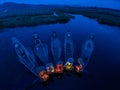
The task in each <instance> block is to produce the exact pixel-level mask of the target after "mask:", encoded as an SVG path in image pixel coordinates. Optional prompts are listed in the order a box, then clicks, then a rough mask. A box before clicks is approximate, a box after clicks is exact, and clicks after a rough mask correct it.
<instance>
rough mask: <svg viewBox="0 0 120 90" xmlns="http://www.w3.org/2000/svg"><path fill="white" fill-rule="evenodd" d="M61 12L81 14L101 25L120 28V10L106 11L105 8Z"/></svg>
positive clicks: (71, 9) (75, 9)
mask: <svg viewBox="0 0 120 90" xmlns="http://www.w3.org/2000/svg"><path fill="white" fill-rule="evenodd" d="M61 12H67V13H71V14H81V15H84V16H86V17H89V18H93V19H97V21H98V22H99V23H101V24H107V25H113V26H120V10H113V9H105V8H95V7H94V8H93V7H91V8H90V7H89V8H80V7H77V8H75V7H73V8H70V9H69V8H66V9H64V10H61Z"/></svg>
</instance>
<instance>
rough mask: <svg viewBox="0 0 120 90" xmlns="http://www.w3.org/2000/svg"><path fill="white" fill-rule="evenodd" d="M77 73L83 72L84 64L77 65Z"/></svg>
mask: <svg viewBox="0 0 120 90" xmlns="http://www.w3.org/2000/svg"><path fill="white" fill-rule="evenodd" d="M75 67H76V72H81V71H82V64H80V65H76V66H75Z"/></svg>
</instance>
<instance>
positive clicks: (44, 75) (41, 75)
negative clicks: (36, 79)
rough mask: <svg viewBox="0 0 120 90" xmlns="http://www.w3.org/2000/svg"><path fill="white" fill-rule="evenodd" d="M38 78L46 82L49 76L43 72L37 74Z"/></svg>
mask: <svg viewBox="0 0 120 90" xmlns="http://www.w3.org/2000/svg"><path fill="white" fill-rule="evenodd" d="M39 76H40V77H41V78H42V79H43V80H44V81H47V80H48V78H49V76H48V74H47V72H46V71H45V70H43V71H41V72H40V73H39Z"/></svg>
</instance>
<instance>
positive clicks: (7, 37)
mask: <svg viewBox="0 0 120 90" xmlns="http://www.w3.org/2000/svg"><path fill="white" fill-rule="evenodd" d="M68 30H70V31H71V33H72V36H73V41H74V43H75V51H74V52H75V53H74V56H73V57H74V59H75V61H77V58H78V57H79V56H80V51H81V47H82V44H83V43H84V41H85V40H86V39H87V36H88V35H89V34H90V33H94V34H95V43H94V44H95V49H94V51H93V54H92V57H91V60H90V63H89V65H88V67H87V74H85V75H83V76H82V77H81V78H79V79H78V78H76V76H75V75H74V74H72V76H71V77H66V75H63V79H62V80H58V79H56V78H55V80H54V82H51V83H50V84H49V85H48V87H46V88H44V87H43V86H41V84H39V86H38V85H37V86H35V87H34V88H33V89H36V88H37V89H42V90H44V89H53V90H56V89H58V87H59V89H61V90H64V89H70V90H72V89H75V90H79V89H84V90H88V89H92V90H99V89H100V90H101V89H108V88H110V89H111V88H113V87H114V88H115V87H116V86H117V83H116V80H119V77H118V76H119V73H120V70H119V68H120V66H119V64H120V57H119V55H120V53H119V51H120V29H119V28H118V27H111V26H106V25H100V24H98V23H97V22H96V21H95V20H93V19H88V18H86V17H83V16H76V18H75V19H73V20H71V21H70V22H69V23H67V24H54V25H43V26H37V27H23V28H14V29H5V30H4V31H3V32H1V33H0V77H2V78H1V80H0V87H1V88H6V87H10V88H21V89H22V88H24V87H26V86H29V85H30V84H31V83H32V82H33V81H34V80H35V79H36V78H37V77H35V76H34V75H33V74H32V73H31V72H30V71H29V70H28V69H26V68H25V67H24V65H22V64H21V63H20V62H19V61H18V58H17V55H16V53H15V50H14V48H13V46H12V42H11V37H13V36H15V37H17V38H18V39H19V40H20V41H21V43H23V44H24V46H26V47H29V48H32V49H33V48H34V42H33V41H34V40H33V39H32V35H33V32H38V34H39V35H40V38H41V40H42V41H43V42H44V43H46V44H47V45H48V48H49V59H52V58H51V52H50V38H51V34H52V31H56V32H57V33H58V37H59V39H60V40H61V42H62V46H63V42H64V37H63V36H64V34H65V32H66V31H68ZM62 54H63V53H62ZM36 59H38V58H36ZM113 82H114V83H116V84H114V83H113ZM61 83H62V84H61ZM116 88H117V87H116Z"/></svg>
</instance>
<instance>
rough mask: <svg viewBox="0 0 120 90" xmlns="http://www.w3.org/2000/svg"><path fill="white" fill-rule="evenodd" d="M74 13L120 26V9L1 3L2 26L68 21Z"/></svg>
mask: <svg viewBox="0 0 120 90" xmlns="http://www.w3.org/2000/svg"><path fill="white" fill-rule="evenodd" d="M72 14H80V15H84V16H86V17H89V18H93V19H96V20H97V21H98V22H99V23H100V24H107V25H112V26H120V10H113V9H106V8H96V7H72V6H59V5H29V4H16V3H4V4H2V5H0V28H1V29H3V28H13V27H24V26H36V25H43V24H55V23H67V22H69V21H70V20H71V19H73V18H74V16H73V15H72Z"/></svg>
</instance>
